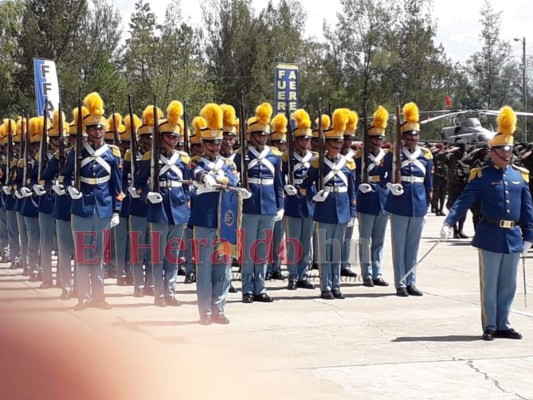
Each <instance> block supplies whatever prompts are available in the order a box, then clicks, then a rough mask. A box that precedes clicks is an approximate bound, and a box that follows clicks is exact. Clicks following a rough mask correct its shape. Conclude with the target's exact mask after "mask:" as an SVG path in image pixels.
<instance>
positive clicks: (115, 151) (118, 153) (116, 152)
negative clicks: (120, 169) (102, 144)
mask: <svg viewBox="0 0 533 400" xmlns="http://www.w3.org/2000/svg"><path fill="white" fill-rule="evenodd" d="M108 146H109V147H110V148H111V150H112V151H113V155H114V156H115V157H119V158H120V157H122V155H121V154H120V149H119V148H118V146H115V145H114V144H109V145H108Z"/></svg>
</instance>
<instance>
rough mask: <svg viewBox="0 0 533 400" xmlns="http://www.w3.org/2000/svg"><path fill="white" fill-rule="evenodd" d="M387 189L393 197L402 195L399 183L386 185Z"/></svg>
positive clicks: (401, 187)
mask: <svg viewBox="0 0 533 400" xmlns="http://www.w3.org/2000/svg"><path fill="white" fill-rule="evenodd" d="M387 187H388V188H389V190H390V191H391V193H392V194H393V195H394V196H401V195H402V194H403V186H402V185H401V183H391V182H389V183H387Z"/></svg>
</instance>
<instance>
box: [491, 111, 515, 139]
mask: <svg viewBox="0 0 533 400" xmlns="http://www.w3.org/2000/svg"><path fill="white" fill-rule="evenodd" d="M496 121H497V122H498V132H500V133H502V134H503V135H512V134H513V133H514V131H515V130H516V114H515V112H514V111H513V109H512V108H511V107H509V106H505V107H503V108H502V109H501V110H500V114H499V115H498V118H497V120H496Z"/></svg>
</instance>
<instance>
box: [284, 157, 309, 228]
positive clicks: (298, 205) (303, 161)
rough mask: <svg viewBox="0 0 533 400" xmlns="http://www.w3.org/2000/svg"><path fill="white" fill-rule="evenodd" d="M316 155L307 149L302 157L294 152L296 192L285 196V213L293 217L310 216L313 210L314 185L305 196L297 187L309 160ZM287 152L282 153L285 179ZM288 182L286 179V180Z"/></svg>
mask: <svg viewBox="0 0 533 400" xmlns="http://www.w3.org/2000/svg"><path fill="white" fill-rule="evenodd" d="M317 157H318V154H317V153H313V152H311V151H308V152H307V153H306V155H304V156H303V157H302V156H301V155H300V154H297V153H296V152H295V153H294V159H293V165H292V168H293V176H294V187H296V189H298V194H296V195H295V196H285V215H286V216H288V217H293V218H307V217H312V216H313V214H314V212H315V204H314V203H313V200H312V199H313V196H314V195H315V194H316V189H315V186H312V187H311V188H309V190H308V191H307V194H306V195H305V196H302V195H301V193H300V191H299V189H300V187H301V186H302V183H303V181H304V179H305V177H306V176H307V173H308V171H309V168H310V167H311V162H312V161H313V160H314V159H316V158H317ZM288 159H289V156H288V153H287V152H285V153H283V165H282V171H283V176H284V177H285V179H288V178H287V167H288ZM286 183H287V184H288V183H289V182H288V180H287V181H286Z"/></svg>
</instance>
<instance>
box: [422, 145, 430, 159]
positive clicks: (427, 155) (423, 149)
mask: <svg viewBox="0 0 533 400" xmlns="http://www.w3.org/2000/svg"><path fill="white" fill-rule="evenodd" d="M421 149H422V152H423V153H424V157H426V158H427V159H428V160H433V154H432V153H431V150H429V149H426V148H425V147H422V148H421Z"/></svg>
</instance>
